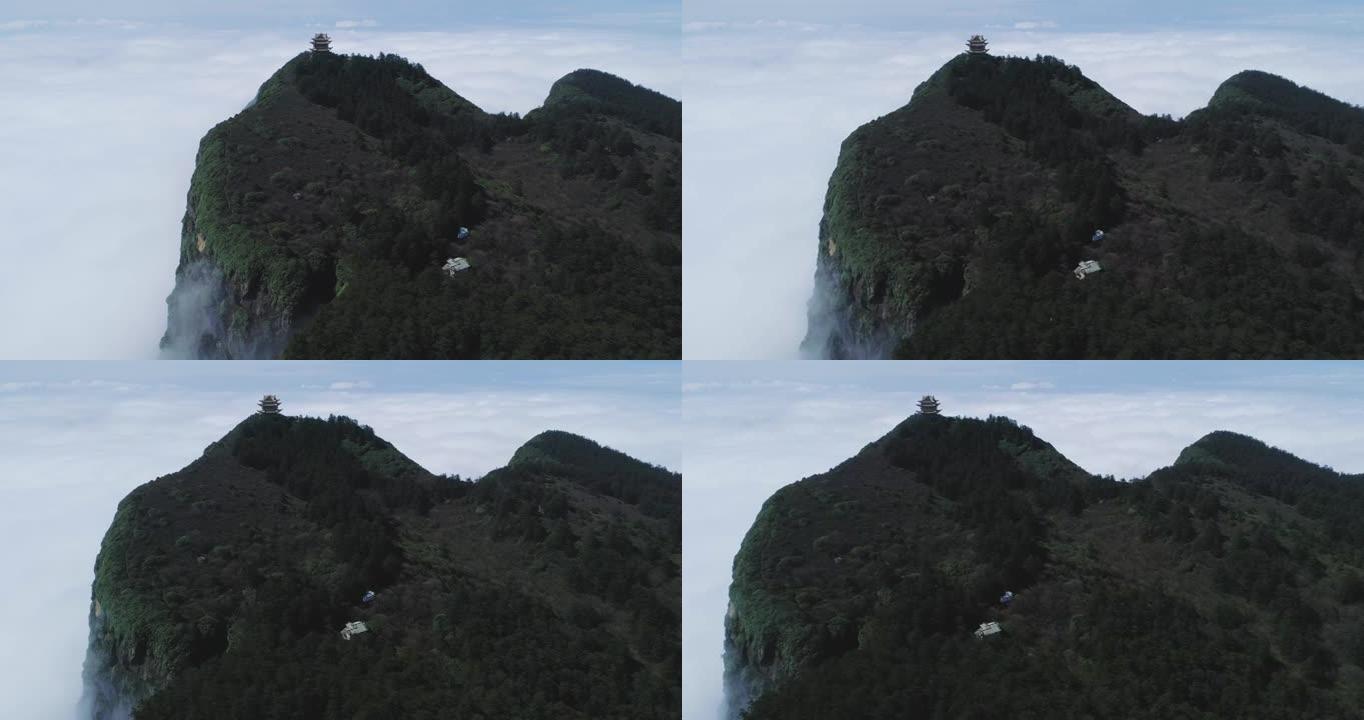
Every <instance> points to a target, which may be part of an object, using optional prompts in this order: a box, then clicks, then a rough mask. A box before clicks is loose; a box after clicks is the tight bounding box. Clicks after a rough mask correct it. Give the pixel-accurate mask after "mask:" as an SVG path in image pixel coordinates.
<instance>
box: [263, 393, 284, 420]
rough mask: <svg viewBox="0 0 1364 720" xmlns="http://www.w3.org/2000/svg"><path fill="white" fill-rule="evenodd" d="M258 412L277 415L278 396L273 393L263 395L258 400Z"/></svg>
mask: <svg viewBox="0 0 1364 720" xmlns="http://www.w3.org/2000/svg"><path fill="white" fill-rule="evenodd" d="M260 414H261V415H278V414H279V398H277V397H275V396H274V395H266V396H265V397H263V398H261V400H260Z"/></svg>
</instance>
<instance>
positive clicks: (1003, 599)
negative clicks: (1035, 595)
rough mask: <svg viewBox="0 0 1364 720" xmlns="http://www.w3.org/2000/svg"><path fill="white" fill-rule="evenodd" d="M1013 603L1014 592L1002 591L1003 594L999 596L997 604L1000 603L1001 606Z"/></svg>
mask: <svg viewBox="0 0 1364 720" xmlns="http://www.w3.org/2000/svg"><path fill="white" fill-rule="evenodd" d="M1013 601H1014V591H1013V590H1005V591H1004V594H1003V595H1000V596H999V602H1000V604H1001V605H1008V604H1009V603H1011V602H1013Z"/></svg>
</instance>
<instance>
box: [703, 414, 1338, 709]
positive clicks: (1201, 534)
mask: <svg viewBox="0 0 1364 720" xmlns="http://www.w3.org/2000/svg"><path fill="white" fill-rule="evenodd" d="M1361 511H1364V478H1361V477H1360V476H1346V475H1341V474H1339V473H1336V472H1335V471H1333V470H1330V469H1329V468H1324V467H1320V466H1317V465H1313V464H1311V463H1308V462H1305V461H1303V460H1301V459H1299V458H1296V457H1294V456H1292V455H1290V454H1288V453H1285V452H1283V451H1280V450H1277V449H1274V448H1270V447H1268V446H1266V445H1264V444H1263V443H1260V442H1259V441H1257V440H1254V439H1252V438H1248V437H1245V436H1241V435H1236V434H1233V433H1224V432H1218V433H1212V434H1210V435H1208V436H1206V437H1204V438H1202V439H1200V440H1199V441H1197V442H1196V443H1194V444H1193V445H1191V446H1189V447H1188V448H1187V449H1185V450H1184V451H1183V452H1182V453H1181V454H1180V456H1179V459H1178V461H1177V462H1176V463H1175V464H1174V465H1171V466H1168V467H1165V468H1161V469H1159V470H1157V471H1155V472H1153V473H1151V474H1150V475H1149V476H1148V477H1146V478H1143V479H1139V480H1134V481H1130V482H1118V481H1115V480H1113V479H1112V478H1108V477H1099V476H1093V475H1090V474H1089V473H1087V472H1085V471H1084V470H1082V469H1080V468H1078V467H1076V466H1075V465H1074V464H1072V463H1070V462H1069V461H1067V460H1066V459H1065V458H1064V457H1063V456H1061V455H1060V454H1059V453H1058V452H1057V451H1056V450H1055V449H1054V448H1053V447H1051V446H1050V445H1048V444H1046V443H1044V442H1042V441H1041V440H1040V439H1038V438H1037V437H1036V436H1035V435H1033V433H1032V432H1031V431H1030V430H1029V429H1028V428H1026V427H1021V426H1019V425H1017V424H1015V423H1013V422H1012V421H1010V420H1008V419H1005V418H990V419H988V420H974V419H965V418H948V417H943V416H936V415H922V414H920V415H915V416H912V417H910V418H909V419H907V420H906V421H905V422H903V423H901V424H900V425H899V426H898V427H896V428H895V429H894V430H893V431H891V432H890V433H889V434H887V435H886V436H885V437H883V438H881V439H879V440H877V441H876V442H874V443H872V444H870V445H868V446H867V447H866V448H865V449H863V450H862V451H861V452H860V453H858V454H857V455H856V456H854V457H853V458H851V459H849V460H847V461H845V462H844V463H842V464H840V465H838V466H837V467H835V468H833V469H831V470H829V471H828V472H826V473H822V474H819V475H815V476H812V477H809V478H806V479H804V480H801V481H800V482H797V483H794V484H792V485H789V486H786V487H784V488H782V489H781V490H779V491H778V492H777V493H775V494H774V495H773V496H772V497H771V498H769V499H768V501H767V502H766V503H764V505H763V508H762V511H761V512H760V513H759V515H758V517H757V518H756V519H755V521H754V524H753V527H752V528H751V529H750V530H749V532H748V534H747V536H746V537H745V539H744V541H743V545H742V547H741V549H740V551H739V553H738V554H737V555H736V557H735V560H734V580H733V585H732V586H731V589H730V608H729V611H728V613H727V617H726V622H725V627H726V638H725V639H726V651H725V667H726V670H725V674H726V691H727V692H726V694H727V698H728V700H729V702H730V716H731V717H735V718H738V717H744V718H747V719H748V720H763V719H766V718H783V719H784V720H787V719H789V720H801V719H802V718H828V717H857V718H888V719H889V718H939V717H953V718H994V717H1113V718H1211V717H1245V718H1284V719H1285V720H1286V719H1287V718H1297V717H1360V716H1361V715H1362V714H1364V713H1361V711H1360V709H1359V708H1361V707H1364V705H1361V701H1362V700H1364V551H1361V550H1360V548H1361V547H1364V544H1362V543H1361V539H1364V522H1361V520H1360V517H1361ZM1006 592H1011V593H1013V595H1012V597H1011V599H1009V600H1007V601H1006V600H1005V598H1004V594H1005V593H1006ZM990 622H995V623H998V624H999V625H1000V627H1001V631H1000V632H999V633H998V634H996V635H990V636H986V637H975V636H974V631H976V630H977V629H978V628H979V627H980V625H981V624H983V623H990Z"/></svg>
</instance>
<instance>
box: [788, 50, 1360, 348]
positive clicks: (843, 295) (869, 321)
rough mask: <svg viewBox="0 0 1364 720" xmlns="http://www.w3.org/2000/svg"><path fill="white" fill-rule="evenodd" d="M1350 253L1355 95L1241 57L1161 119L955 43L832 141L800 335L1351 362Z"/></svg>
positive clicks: (837, 341) (1045, 70) (1355, 252)
mask: <svg viewBox="0 0 1364 720" xmlns="http://www.w3.org/2000/svg"><path fill="white" fill-rule="evenodd" d="M1096 230H1103V231H1104V236H1103V237H1102V238H1101V239H1094V238H1095V231H1096ZM1362 253H1364V110H1361V109H1360V108H1358V107H1354V106H1351V105H1348V104H1346V103H1342V102H1339V101H1337V100H1334V99H1332V98H1329V97H1327V96H1326V95H1323V94H1321V93H1318V92H1315V91H1313V90H1310V89H1307V88H1303V87H1300V86H1298V85H1295V84H1294V83H1292V82H1290V81H1288V80H1285V79H1283V78H1280V77H1276V76H1274V75H1270V74H1267V73H1262V72H1255V71H1246V72H1242V73H1238V74H1237V75H1235V76H1233V77H1232V78H1230V79H1228V80H1227V81H1226V82H1224V83H1223V84H1222V85H1221V86H1220V87H1219V88H1218V89H1217V91H1216V92H1215V93H1214V95H1213V97H1212V99H1211V100H1210V102H1209V103H1208V106H1207V107H1206V108H1203V109H1200V110H1197V111H1195V112H1193V113H1191V114H1190V115H1189V116H1188V117H1186V118H1184V119H1183V120H1179V121H1176V120H1172V119H1171V118H1169V117H1168V116H1165V117H1160V116H1143V115H1141V114H1140V113H1138V112H1136V111H1135V110H1133V109H1132V108H1131V107H1129V106H1127V105H1126V104H1125V103H1123V102H1122V101H1121V100H1118V99H1117V98H1115V97H1113V96H1112V95H1111V94H1109V93H1108V92H1107V91H1105V90H1104V89H1103V88H1102V87H1100V86H1099V85H1098V84H1097V83H1094V82H1093V81H1092V80H1090V79H1088V78H1086V77H1085V76H1084V75H1083V74H1082V73H1081V72H1080V70H1079V69H1078V68H1076V67H1074V66H1070V65H1067V64H1065V63H1064V62H1062V61H1061V60H1058V59H1056V58H1052V57H1038V58H1035V59H1031V60H1029V59H1023V58H1014V57H992V56H973V55H962V56H959V57H958V58H956V59H953V60H952V61H950V62H948V63H947V64H946V65H944V66H943V67H942V68H941V69H940V70H938V71H937V72H936V73H934V75H933V76H932V77H930V78H929V79H928V80H927V81H925V82H924V83H923V84H921V85H920V86H919V87H918V88H917V89H916V91H915V92H914V95H913V98H912V99H911V101H910V102H909V104H907V105H906V106H904V107H902V108H900V109H898V110H895V111H893V112H891V113H889V114H888V115H886V116H884V117H881V118H878V119H876V120H873V121H872V122H870V123H868V124H866V125H863V126H862V127H860V128H858V129H857V130H856V131H854V132H853V133H852V134H851V135H850V136H849V137H848V138H847V140H845V141H844V143H843V146H842V148H841V151H840V154H839V159H838V163H837V166H836V168H835V170H834V173H833V176H832V177H831V178H830V181H829V189H828V194H827V195H826V198H825V205H824V217H823V219H822V221H821V223H820V229H819V246H818V260H817V264H816V273H815V293H814V297H813V298H812V300H811V302H810V307H809V328H808V333H807V335H806V338H805V340H804V342H803V344H802V348H803V351H804V352H805V353H806V354H807V355H812V356H816V357H832V358H862V357H873V358H874V357H904V358H912V357H953V358H1085V357H1090V358H1115V357H1116V358H1125V357H1133V358H1167V357H1168V358H1202V357H1217V358H1228V357H1230V358H1261V357H1292V358H1301V357H1347V356H1348V357H1358V356H1359V355H1360V354H1361V353H1364V255H1362ZM1086 260H1092V261H1095V262H1097V263H1098V265H1099V267H1100V268H1101V269H1100V270H1099V271H1098V272H1096V273H1094V274H1091V275H1089V276H1088V277H1086V278H1085V279H1083V280H1081V279H1077V278H1076V277H1075V275H1074V272H1075V270H1076V269H1077V266H1078V264H1079V263H1080V262H1081V261H1086Z"/></svg>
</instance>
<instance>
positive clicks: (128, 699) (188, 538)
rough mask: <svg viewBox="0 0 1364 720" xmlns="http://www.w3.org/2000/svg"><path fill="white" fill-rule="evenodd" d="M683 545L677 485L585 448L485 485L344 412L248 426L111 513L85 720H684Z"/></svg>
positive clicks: (544, 443) (574, 443) (553, 450)
mask: <svg viewBox="0 0 1364 720" xmlns="http://www.w3.org/2000/svg"><path fill="white" fill-rule="evenodd" d="M679 545H680V479H679V478H678V477H677V476H676V475H675V474H673V473H670V472H667V471H665V470H662V469H660V468H654V467H651V466H649V465H647V464H644V463H641V462H639V461H636V460H634V459H632V458H629V457H628V456H625V455H623V454H621V453H618V452H616V451H613V450H610V449H608V448H604V447H601V446H599V445H597V444H596V443H593V442H591V441H590V440H587V439H585V438H581V437H577V436H574V435H571V434H568V433H559V432H550V433H544V434H542V435H539V436H537V437H536V438H533V439H532V440H531V441H530V442H528V443H527V444H526V445H525V446H524V447H523V448H522V449H521V450H519V451H518V452H517V453H516V460H515V461H514V462H512V463H511V464H509V466H508V467H505V468H501V469H499V470H495V471H493V472H492V473H489V474H488V475H487V476H485V477H484V478H482V479H481V480H479V481H478V482H472V483H471V482H466V481H462V480H460V479H459V478H449V477H440V476H435V475H432V474H431V473H429V472H427V471H426V470H424V469H422V468H421V467H420V466H418V465H417V464H416V463H414V462H412V461H411V460H410V459H408V458H407V457H406V456H404V455H402V453H401V452H399V451H398V450H397V449H396V448H394V447H393V446H392V445H390V444H388V443H387V442H385V441H383V440H382V439H380V438H378V437H377V436H375V435H374V434H373V432H372V431H371V430H369V428H366V427H363V426H360V425H358V424H357V423H354V422H353V421H350V420H348V419H345V418H334V419H332V420H328V421H323V420H313V419H307V418H291V417H285V416H265V415H258V416H254V417H252V418H249V419H248V420H246V421H245V422H243V423H242V424H241V425H239V426H238V427H237V428H236V429H234V430H233V431H232V432H231V433H229V434H228V435H227V436H226V437H224V438H223V439H222V440H220V441H219V442H217V443H214V444H213V445H211V446H210V447H209V448H208V449H207V450H206V451H205V453H204V455H203V456H202V457H201V458H199V459H198V460H196V461H195V462H193V463H191V464H190V465H189V466H188V467H186V468H185V469H184V470H181V471H179V472H176V473H173V474H171V475H167V476H165V477H162V478H158V479H157V480H155V481H153V482H150V483H148V484H146V485H143V486H142V487H139V488H138V489H137V490H135V491H134V492H132V493H131V494H129V496H128V497H127V498H125V499H124V500H123V501H122V502H121V503H120V504H119V509H118V512H117V514H116V516H115V518H114V521H113V523H112V524H111V526H110V529H109V531H108V533H106V535H105V538H104V542H103V544H102V546H101V549H100V554H99V557H98V559H97V560H96V564H95V573H96V579H95V583H94V587H93V592H92V599H91V613H90V645H89V652H88V656H87V659H86V662H85V672H84V676H85V686H86V691H85V698H84V700H83V702H82V708H83V712H85V713H86V716H87V717H89V718H91V720H123V719H124V718H128V717H129V716H130V714H131V715H132V716H135V717H136V718H138V720H157V719H166V720H169V719H171V718H184V717H189V716H193V717H198V718H223V719H227V718H241V717H263V716H268V715H270V714H281V713H282V714H284V715H286V716H289V717H319V718H352V717H375V718H377V717H392V716H395V715H396V716H399V717H413V718H425V717H431V718H434V717H440V716H448V714H451V713H453V714H457V715H459V716H464V717H475V716H480V715H481V716H484V717H506V716H511V715H514V714H516V713H517V712H529V713H531V714H532V715H534V716H537V717H550V716H554V717H568V718H588V717H612V716H618V717H656V718H674V717H677V714H678V708H679V707H680V701H679V698H678V692H679V689H678V684H677V678H678V674H677V673H678V671H679V667H680V665H679V664H680V639H679V634H680V622H679V619H678V618H679V612H680V608H679V603H680V587H681V586H680V582H681V581H680V577H679V567H678V564H679V560H678V554H677V553H678V552H680V550H679V549H678V548H679ZM369 591H373V592H374V593H375V595H374V598H372V599H369V600H366V599H365V598H366V597H367V595H366V593H367V592H369ZM352 622H362V623H364V624H365V626H366V628H367V632H364V633H362V634H359V635H356V636H354V637H352V638H351V639H349V640H347V639H344V638H342V637H341V636H340V634H339V631H340V629H341V628H342V627H343V626H344V625H346V624H347V623H352ZM397 677H401V678H403V679H402V681H401V684H402V690H401V692H397V691H396V690H395V689H394V688H393V687H391V686H390V683H391V682H392V681H393V679H394V678H397ZM589 679H590V681H589ZM589 682H590V686H591V688H592V690H591V692H590V693H589V692H586V691H584V690H582V688H583V687H585V686H586V685H585V683H589ZM337 688H346V691H345V693H344V694H343V695H338V694H337V693H336V692H335V690H336V689H337Z"/></svg>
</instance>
